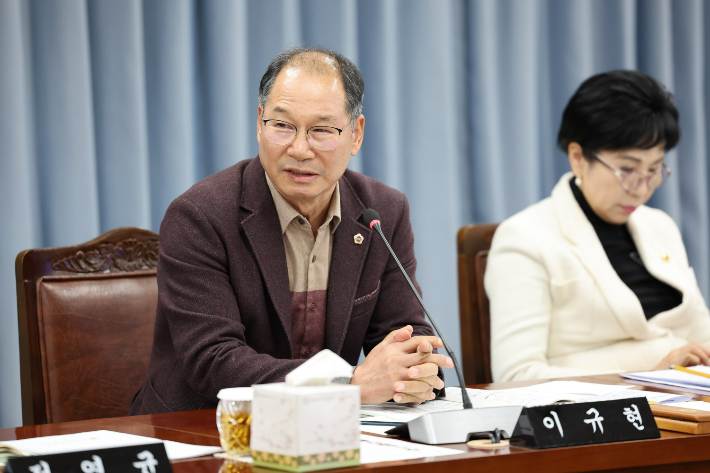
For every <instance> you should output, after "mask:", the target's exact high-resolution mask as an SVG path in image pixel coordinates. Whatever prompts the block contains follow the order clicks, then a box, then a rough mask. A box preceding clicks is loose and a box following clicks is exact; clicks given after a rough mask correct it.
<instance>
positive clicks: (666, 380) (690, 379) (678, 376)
mask: <svg viewBox="0 0 710 473" xmlns="http://www.w3.org/2000/svg"><path fill="white" fill-rule="evenodd" d="M688 368H689V369H691V370H694V371H701V372H703V373H707V374H710V366H689V367H688ZM621 376H623V377H624V378H628V379H634V380H637V381H646V382H648V383H659V384H668V385H670V386H679V387H681V388H690V389H700V390H703V391H710V378H705V377H704V376H698V375H697V374H691V373H686V372H684V371H679V370H658V371H643V372H640V373H625V374H622V375H621Z"/></svg>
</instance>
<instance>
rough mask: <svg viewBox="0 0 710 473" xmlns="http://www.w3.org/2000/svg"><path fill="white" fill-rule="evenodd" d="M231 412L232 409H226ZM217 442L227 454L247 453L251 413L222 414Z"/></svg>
mask: <svg viewBox="0 0 710 473" xmlns="http://www.w3.org/2000/svg"><path fill="white" fill-rule="evenodd" d="M228 411H232V409H228ZM220 427H221V429H220V435H219V440H220V443H221V444H222V448H223V449H224V451H225V452H227V453H237V452H245V453H247V452H249V436H250V435H251V413H250V412H248V411H242V410H240V411H236V412H234V411H232V412H222V415H221V422H220Z"/></svg>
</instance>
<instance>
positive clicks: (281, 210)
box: [266, 175, 340, 359]
mask: <svg viewBox="0 0 710 473" xmlns="http://www.w3.org/2000/svg"><path fill="white" fill-rule="evenodd" d="M266 182H267V183H268V185H269V189H270V190H271V196H272V197H273V199H274V203H275V204H276V212H277V213H278V215H279V222H280V223H281V232H282V234H283V241H284V248H285V250H286V265H287V266H288V283H289V288H290V290H291V345H292V348H293V357H294V358H295V359H304V358H309V357H311V356H312V355H315V354H316V353H318V352H319V351H320V350H322V349H323V346H324V343H325V316H326V296H327V292H328V273H329V271H330V257H331V254H332V251H333V233H334V232H335V230H336V229H337V228H338V225H339V224H340V184H339V183H336V184H335V191H334V192H333V197H332V198H331V199H330V206H329V207H328V213H327V215H326V219H325V222H324V223H323V225H321V226H320V228H319V229H318V232H317V233H316V237H315V238H314V237H313V231H312V228H311V224H310V223H309V222H308V220H306V218H305V217H304V216H303V215H301V214H300V213H298V211H297V210H296V209H294V208H293V207H291V205H290V204H289V203H288V202H286V199H284V197H283V196H282V195H281V194H280V193H279V191H278V190H276V187H274V184H273V183H272V182H271V180H270V179H269V176H268V175H267V176H266Z"/></svg>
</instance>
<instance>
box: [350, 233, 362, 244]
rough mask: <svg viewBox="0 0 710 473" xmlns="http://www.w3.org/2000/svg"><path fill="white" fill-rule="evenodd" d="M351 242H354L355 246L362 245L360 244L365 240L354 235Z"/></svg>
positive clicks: (358, 235)
mask: <svg viewBox="0 0 710 473" xmlns="http://www.w3.org/2000/svg"><path fill="white" fill-rule="evenodd" d="M353 240H355V244H356V245H362V242H363V241H365V239H364V238H363V237H362V235H360V234H359V233H358V234H357V235H355V237H353Z"/></svg>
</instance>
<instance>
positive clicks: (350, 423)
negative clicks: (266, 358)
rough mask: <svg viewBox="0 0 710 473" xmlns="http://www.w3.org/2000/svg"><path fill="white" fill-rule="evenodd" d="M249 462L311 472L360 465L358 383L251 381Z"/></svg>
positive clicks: (269, 466) (268, 466)
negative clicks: (264, 382) (288, 384)
mask: <svg viewBox="0 0 710 473" xmlns="http://www.w3.org/2000/svg"><path fill="white" fill-rule="evenodd" d="M250 445H251V450H252V457H253V459H254V465H257V466H264V467H267V468H276V469H279V470H287V471H299V472H300V471H315V470H325V469H330V468H342V467H347V466H355V465H359V464H360V388H359V387H358V386H351V385H347V384H344V385H340V384H335V385H328V386H287V385H286V384H285V383H275V384H262V385H255V386H254V401H252V422H251V442H250Z"/></svg>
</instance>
